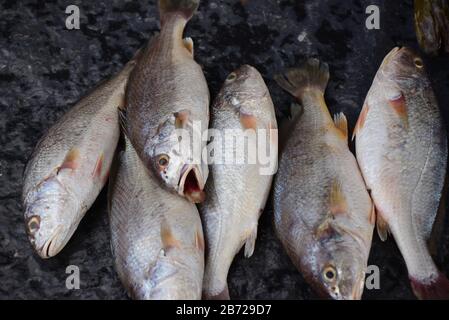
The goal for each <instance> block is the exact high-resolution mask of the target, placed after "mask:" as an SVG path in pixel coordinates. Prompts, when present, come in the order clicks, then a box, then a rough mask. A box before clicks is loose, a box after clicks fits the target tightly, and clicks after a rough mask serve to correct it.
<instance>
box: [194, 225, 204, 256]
mask: <svg viewBox="0 0 449 320" xmlns="http://www.w3.org/2000/svg"><path fill="white" fill-rule="evenodd" d="M195 244H196V247H197V248H198V249H200V250H201V251H204V236H203V233H202V232H201V231H198V230H197V231H196V232H195Z"/></svg>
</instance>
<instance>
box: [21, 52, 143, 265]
mask: <svg viewBox="0 0 449 320" xmlns="http://www.w3.org/2000/svg"><path fill="white" fill-rule="evenodd" d="M134 65H135V60H132V61H130V62H129V63H128V64H127V65H126V66H125V67H124V69H123V70H122V71H121V72H119V73H118V74H117V75H116V76H114V77H113V78H111V79H110V80H108V81H106V82H104V83H102V84H101V85H99V86H98V87H97V88H96V89H95V90H93V91H92V92H91V93H90V94H89V95H88V96H86V97H84V98H83V99H81V100H80V101H79V102H78V103H77V104H76V105H75V106H74V107H73V108H71V109H70V110H69V111H68V112H67V113H66V114H65V115H64V116H63V117H62V118H61V119H60V120H58V121H57V122H56V123H55V124H54V125H53V126H52V127H51V128H50V129H49V130H48V132H47V133H46V134H45V136H44V137H43V138H42V139H41V140H40V141H39V143H38V144H37V146H36V148H35V150H34V152H33V154H32V156H31V159H30V160H29V162H28V164H27V167H26V169H25V172H24V183H23V194H22V199H23V206H24V211H25V222H26V229H27V232H28V235H29V239H30V241H31V244H32V245H33V247H34V249H35V250H36V252H37V253H38V254H39V255H40V256H41V257H42V258H49V257H52V256H54V255H56V254H57V253H58V252H59V251H60V250H62V248H63V247H64V246H65V244H66V243H67V242H68V241H69V239H70V237H71V236H72V234H73V233H74V232H75V230H76V228H77V227H78V224H79V222H80V221H81V219H82V218H83V216H84V214H85V213H86V211H87V210H88V209H89V208H90V206H91V205H92V204H93V202H94V201H95V199H96V197H97V196H98V194H99V193H100V191H101V189H102V188H103V186H104V184H105V183H106V181H107V178H108V175H109V168H110V166H111V163H112V159H113V156H114V151H115V148H116V146H117V142H118V139H119V136H120V126H119V119H118V109H117V108H118V107H123V105H124V96H125V86H126V83H127V80H128V76H129V73H130V72H131V70H132V69H133V67H134Z"/></svg>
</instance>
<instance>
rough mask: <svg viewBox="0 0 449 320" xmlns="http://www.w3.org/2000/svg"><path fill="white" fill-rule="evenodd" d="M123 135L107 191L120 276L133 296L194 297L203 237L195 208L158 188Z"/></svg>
mask: <svg viewBox="0 0 449 320" xmlns="http://www.w3.org/2000/svg"><path fill="white" fill-rule="evenodd" d="M125 140H126V143H125V151H122V152H120V153H119V155H118V156H117V158H118V159H117V160H118V161H117V162H118V164H117V168H114V170H113V171H114V173H113V175H112V176H111V180H110V186H109V195H108V196H109V219H110V228H111V240H112V251H113V255H114V261H115V266H116V270H117V272H118V275H119V277H120V280H121V281H122V283H123V285H124V286H125V288H126V289H127V291H128V294H129V295H130V296H131V297H132V298H134V299H155V300H166V299H176V300H177V299H189V300H190V299H200V298H201V285H202V280H203V270H204V239H203V231H202V228H201V221H200V217H199V214H198V210H197V208H196V207H195V205H194V204H192V203H190V202H188V201H187V200H186V199H184V198H181V197H179V196H178V195H176V194H173V193H171V192H169V191H167V190H165V189H163V188H161V187H160V185H159V182H158V181H157V179H156V177H154V176H153V174H152V172H149V171H147V170H146V168H145V166H144V165H143V163H142V162H141V160H140V158H139V157H138V155H137V154H136V151H135V150H134V148H133V147H132V145H131V143H130V142H129V141H128V139H127V138H125Z"/></svg>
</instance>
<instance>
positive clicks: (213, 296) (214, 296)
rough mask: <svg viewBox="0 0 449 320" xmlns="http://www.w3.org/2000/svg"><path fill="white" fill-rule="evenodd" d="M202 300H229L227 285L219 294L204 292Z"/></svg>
mask: <svg viewBox="0 0 449 320" xmlns="http://www.w3.org/2000/svg"><path fill="white" fill-rule="evenodd" d="M203 299H205V300H230V299H231V298H230V297H229V289H228V285H225V287H224V288H223V290H222V291H221V292H219V293H218V294H208V293H206V292H203Z"/></svg>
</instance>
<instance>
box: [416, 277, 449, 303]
mask: <svg viewBox="0 0 449 320" xmlns="http://www.w3.org/2000/svg"><path fill="white" fill-rule="evenodd" d="M410 282H411V285H412V289H413V292H414V293H415V295H416V296H417V297H418V299H421V300H447V299H449V280H448V279H447V278H446V276H445V275H444V274H443V273H441V272H440V273H439V274H438V276H437V277H436V278H435V279H432V280H431V281H428V282H427V281H419V280H416V279H414V278H413V277H410Z"/></svg>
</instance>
